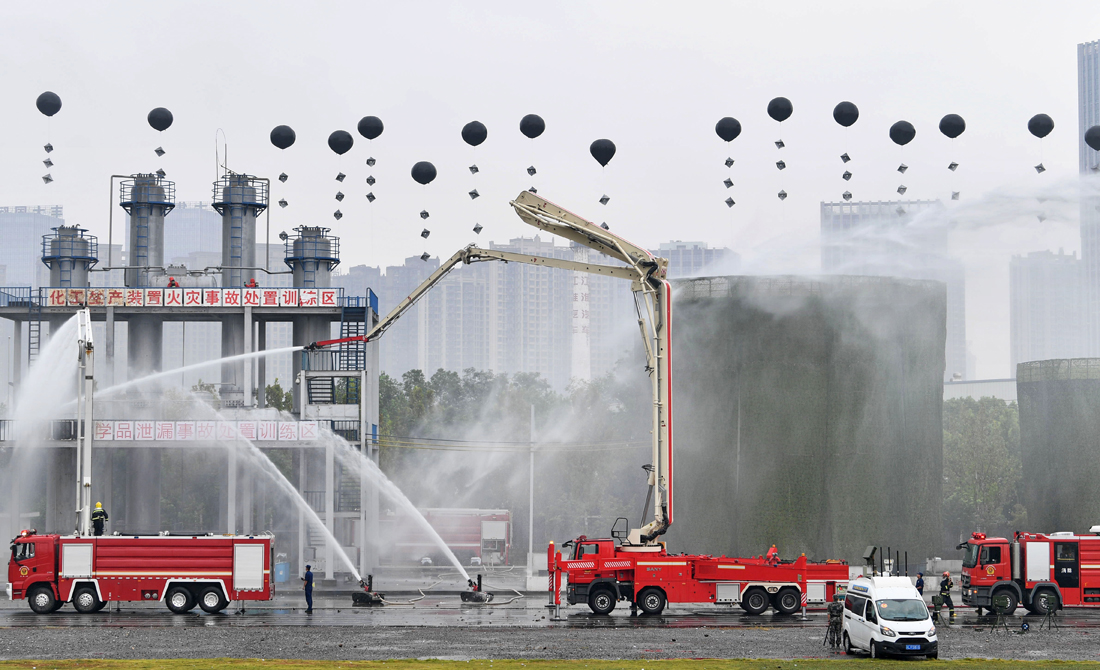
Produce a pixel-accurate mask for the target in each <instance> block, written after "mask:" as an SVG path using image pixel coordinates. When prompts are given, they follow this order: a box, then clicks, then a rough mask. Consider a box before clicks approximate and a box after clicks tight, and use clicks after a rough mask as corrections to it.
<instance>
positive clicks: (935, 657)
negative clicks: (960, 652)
mask: <svg viewBox="0 0 1100 670" xmlns="http://www.w3.org/2000/svg"><path fill="white" fill-rule="evenodd" d="M939 657H940V652H938V651H937V652H936V653H934V654H928V660H930V661H934V660H936V659H937V658H939Z"/></svg>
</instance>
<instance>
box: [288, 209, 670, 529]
mask: <svg viewBox="0 0 1100 670" xmlns="http://www.w3.org/2000/svg"><path fill="white" fill-rule="evenodd" d="M510 204H511V205H512V207H513V208H514V209H515V210H516V213H517V214H519V217H520V218H521V219H523V221H524V222H525V223H528V224H530V225H532V226H535V227H536V228H540V229H542V230H545V231H547V232H550V233H553V234H555V235H559V236H561V237H564V238H566V239H568V240H572V241H574V242H576V243H578V244H582V245H584V246H586V247H589V248H590V249H595V250H596V251H599V252H600V253H602V254H605V255H607V256H610V257H611V258H614V259H616V260H619V261H622V262H623V263H626V264H627V265H626V266H625V267H624V266H616V265H597V264H593V263H580V262H576V261H566V260H560V259H556V258H545V257H542V256H528V255H523V254H516V253H512V252H508V251H498V250H494V249H481V248H479V247H476V246H474V245H470V246H468V247H465V248H463V249H460V250H459V251H457V252H455V254H454V255H453V256H451V257H450V258H448V259H447V260H446V261H444V262H443V263H442V264H440V266H439V267H438V268H437V269H436V270H435V272H433V273H432V274H431V275H429V276H428V278H427V279H425V280H424V281H423V283H421V284H420V285H419V286H417V287H416V288H415V289H414V290H413V292H412V293H410V294H409V296H408V297H406V298H405V299H404V300H402V301H401V302H400V303H398V305H397V306H396V307H394V308H393V310H392V311H390V313H389V314H387V315H386V316H385V317H383V318H382V319H381V320H380V321H379V322H378V325H376V326H375V327H374V328H372V329H371V330H370V331H369V332H368V333H367V334H366V335H358V336H354V337H346V338H341V339H336V340H325V341H321V342H314V343H313V344H311V345H309V347H307V348H309V349H316V348H318V347H325V346H330V345H334V344H340V343H343V342H357V341H367V342H369V341H372V340H375V339H377V338H379V337H381V336H382V334H383V333H385V332H386V330H388V329H389V327H390V326H391V325H393V323H394V322H396V321H397V319H399V318H400V317H401V316H402V315H403V314H404V313H405V312H406V311H408V310H409V308H410V307H412V306H413V305H414V304H416V301H417V300H419V299H420V298H422V297H423V296H424V294H425V293H427V292H428V291H430V290H431V289H432V288H433V287H434V286H435V285H436V284H438V283H439V282H441V281H442V280H443V278H444V277H446V276H447V274H448V273H450V271H451V270H453V269H454V268H455V267H457V266H458V264H459V263H464V264H467V265H470V264H472V263H480V262H484V261H504V262H506V263H525V264H528V265H541V266H543V267H552V268H558V269H562V270H572V271H574V272H589V273H592V274H599V275H604V276H607V277H618V278H621V279H629V280H631V282H632V285H631V289H632V290H633V292H634V302H635V308H636V310H637V313H638V326H639V327H640V329H641V332H642V342H643V344H644V345H645V354H646V371H647V372H648V373H649V376H650V381H651V383H652V387H653V389H652V393H653V429H652V433H653V466H654V467H653V468H652V470H650V471H649V486H650V487H651V491H650V492H651V494H652V493H653V492H654V491H656V496H655V503H654V506H653V512H654V518H653V521H651V522H649V523H648V524H645V525H644V526H642V527H641V528H634V529H631V530H630V532H629V533H628V535H627V541H626V543H627V544H630V545H637V546H644V545H653V544H655V543H656V540H657V538H658V537H659V536H661V535H663V534H664V532H665V531H666V530H668V527H669V526H670V525H671V524H672V384H671V375H670V366H669V353H670V344H671V339H670V320H671V318H672V304H671V295H672V290H671V287H670V286H669V283H668V281H666V279H665V275H666V270H667V267H668V261H667V260H666V259H664V258H657V257H655V256H653V254H651V253H649V251H647V250H645V249H643V248H642V247H639V246H636V245H634V244H632V243H630V242H627V241H626V240H624V239H622V238H621V237H619V236H617V235H614V234H612V233H610V232H608V231H606V230H604V229H603V228H601V227H599V226H597V225H596V224H594V223H592V222H591V221H586V220H584V219H582V218H580V217H579V216H577V215H575V214H572V213H570V212H568V211H566V210H564V209H562V208H560V207H558V206H557V205H555V204H553V203H551V202H549V201H548V200H546V199H544V198H540V197H539V196H537V195H535V194H533V193H530V192H528V191H523V192H522V193H520V194H519V196H518V197H517V198H516V199H515V200H514V201H512V202H511V203H510Z"/></svg>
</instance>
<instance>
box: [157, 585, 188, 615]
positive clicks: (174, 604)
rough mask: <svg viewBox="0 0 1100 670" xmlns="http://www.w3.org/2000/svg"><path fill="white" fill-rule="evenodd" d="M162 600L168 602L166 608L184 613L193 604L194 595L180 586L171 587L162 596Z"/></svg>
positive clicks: (173, 611)
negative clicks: (164, 595) (165, 594)
mask: <svg viewBox="0 0 1100 670" xmlns="http://www.w3.org/2000/svg"><path fill="white" fill-rule="evenodd" d="M164 602H165V603H167V604H168V609H170V610H172V613H173V614H186V613H187V612H189V611H191V609H192V608H193V607H194V606H195V598H194V596H192V595H191V592H190V591H188V590H187V589H185V588H183V587H182V586H174V587H172V588H171V589H170V590H169V591H168V595H167V596H166V597H165V598H164Z"/></svg>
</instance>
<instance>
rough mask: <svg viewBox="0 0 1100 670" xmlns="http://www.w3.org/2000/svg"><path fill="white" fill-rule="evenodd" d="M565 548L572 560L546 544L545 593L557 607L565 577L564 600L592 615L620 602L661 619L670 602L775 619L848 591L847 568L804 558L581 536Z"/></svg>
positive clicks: (613, 606)
mask: <svg viewBox="0 0 1100 670" xmlns="http://www.w3.org/2000/svg"><path fill="white" fill-rule="evenodd" d="M563 546H566V547H567V546H572V548H573V551H572V552H571V553H572V556H570V557H569V558H563V557H562V553H561V552H560V551H557V552H555V547H554V545H553V543H551V544H550V549H549V555H548V556H547V567H548V568H549V570H550V591H551V594H552V595H553V596H554V598H555V602H556V603H559V604H560V597H561V587H562V578H563V577H564V576H566V575H568V582H567V586H566V599H567V602H568V603H569V604H570V605H576V604H578V603H581V604H584V603H587V604H588V606H589V607H590V608H591V609H592V611H593V612H595V613H596V614H610V613H611V612H612V611H613V610H614V609H615V604H616V602H618V601H619V600H625V601H628V602H630V603H632V604H633V605H636V606H637V607H638V608H640V609H641V610H642V612H643V613H645V614H660V613H661V611H662V610H663V609H664V608H665V604H666V603H668V602H681V603H712V604H715V605H735V604H736V605H740V606H741V608H742V609H743V610H745V611H746V612H748V613H749V614H761V613H763V612H764V611H765V610H767V609H768V607H769V605H770V606H771V607H774V608H775V610H776V611H777V612H779V613H780V614H794V613H795V612H797V611H798V610H799V609H800V608H801V607H805V606H807V605H811V604H813V605H821V604H825V603H827V602H830V601H831V600H832V599H833V596H834V595H836V594H838V593H840V594H843V593H844V592H845V590H846V589H847V585H848V564H847V563H844V562H841V561H826V562H823V563H815V562H811V561H807V560H806V557H805V556H800V557H799V558H798V559H797V560H794V561H782V560H779V559H778V558H777V557H772V556H768V557H765V556H760V557H754V558H728V557H726V556H718V557H714V556H698V555H675V554H669V553H668V552H667V551H666V550H665V546H664V543H661V544H659V545H658V546H657V547H656V550H655V551H636V550H634V549H635V548H634V547H632V546H630V545H621V544H619V543H617V542H616V541H615V540H614V539H611V540H603V539H601V540H590V539H588V538H587V537H584V536H583V535H582V536H581V537H579V538H577V539H576V540H572V541H570V542H566V543H565V545H563Z"/></svg>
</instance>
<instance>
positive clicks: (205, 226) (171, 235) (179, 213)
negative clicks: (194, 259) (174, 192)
mask: <svg viewBox="0 0 1100 670" xmlns="http://www.w3.org/2000/svg"><path fill="white" fill-rule="evenodd" d="M195 252H209V253H213V254H217V257H218V261H217V262H216V263H214V265H219V264H221V255H222V217H221V215H220V214H218V213H217V212H215V211H214V208H213V207H211V206H210V203H209V202H202V201H197V202H177V203H176V208H175V209H173V210H172V211H171V212H169V213H168V216H166V217H164V260H165V261H169V262H175V259H177V258H184V257H186V256H188V255H189V254H192V253H195ZM189 269H191V270H201V269H202V268H200V267H190V266H189Z"/></svg>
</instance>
